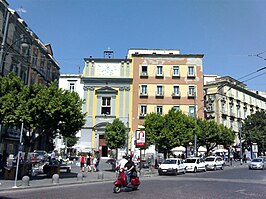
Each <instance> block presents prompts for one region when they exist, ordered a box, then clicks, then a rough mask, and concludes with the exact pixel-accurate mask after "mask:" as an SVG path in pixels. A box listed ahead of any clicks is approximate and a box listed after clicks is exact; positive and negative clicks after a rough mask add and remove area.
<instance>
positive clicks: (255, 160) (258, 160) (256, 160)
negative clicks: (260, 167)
mask: <svg viewBox="0 0 266 199" xmlns="http://www.w3.org/2000/svg"><path fill="white" fill-rule="evenodd" d="M252 162H262V159H254V160H252Z"/></svg>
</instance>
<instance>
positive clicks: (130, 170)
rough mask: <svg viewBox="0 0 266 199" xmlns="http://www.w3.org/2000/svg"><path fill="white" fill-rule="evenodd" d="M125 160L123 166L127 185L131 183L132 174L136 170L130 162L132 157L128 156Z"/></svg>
mask: <svg viewBox="0 0 266 199" xmlns="http://www.w3.org/2000/svg"><path fill="white" fill-rule="evenodd" d="M127 160H128V161H127V163H126V164H125V168H126V176H127V184H129V183H130V181H131V177H132V174H133V172H136V168H135V164H134V162H133V161H132V157H131V156H130V155H129V156H127Z"/></svg>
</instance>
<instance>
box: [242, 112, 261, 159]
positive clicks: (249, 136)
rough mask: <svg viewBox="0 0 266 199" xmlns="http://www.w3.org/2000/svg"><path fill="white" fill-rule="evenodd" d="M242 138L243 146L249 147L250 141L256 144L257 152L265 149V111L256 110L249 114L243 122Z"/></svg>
mask: <svg viewBox="0 0 266 199" xmlns="http://www.w3.org/2000/svg"><path fill="white" fill-rule="evenodd" d="M242 139H243V140H244V143H243V144H244V146H245V147H246V148H250V147H251V145H252V143H257V144H258V152H259V154H260V153H264V152H265V150H266V112H265V111H264V110H262V111H257V112H256V113H254V114H252V115H249V116H248V117H247V118H246V119H245V120H244V122H243V127H242Z"/></svg>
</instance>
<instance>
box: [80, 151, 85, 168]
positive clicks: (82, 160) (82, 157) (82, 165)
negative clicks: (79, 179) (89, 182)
mask: <svg viewBox="0 0 266 199" xmlns="http://www.w3.org/2000/svg"><path fill="white" fill-rule="evenodd" d="M84 166H85V156H84V154H83V153H82V154H81V157H80V172H84Z"/></svg>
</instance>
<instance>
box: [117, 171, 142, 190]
mask: <svg viewBox="0 0 266 199" xmlns="http://www.w3.org/2000/svg"><path fill="white" fill-rule="evenodd" d="M114 185H115V186H114V193H119V192H121V190H125V191H133V190H137V189H138V187H139V185H140V181H139V177H138V176H137V173H136V172H133V174H132V177H131V180H130V183H129V184H127V176H126V173H125V170H124V169H123V168H122V169H119V174H118V176H117V179H116V181H115V182H114Z"/></svg>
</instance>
